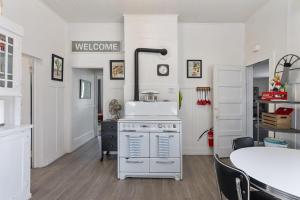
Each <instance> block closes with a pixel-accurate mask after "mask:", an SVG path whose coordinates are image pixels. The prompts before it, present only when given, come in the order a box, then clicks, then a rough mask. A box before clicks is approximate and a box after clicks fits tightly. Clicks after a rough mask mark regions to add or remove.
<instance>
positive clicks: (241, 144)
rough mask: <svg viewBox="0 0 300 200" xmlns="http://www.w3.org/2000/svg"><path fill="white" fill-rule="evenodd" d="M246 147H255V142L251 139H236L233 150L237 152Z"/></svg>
mask: <svg viewBox="0 0 300 200" xmlns="http://www.w3.org/2000/svg"><path fill="white" fill-rule="evenodd" d="M246 147H254V140H253V138H251V137H242V138H236V139H234V140H233V143H232V149H233V150H237V149H241V148H246Z"/></svg>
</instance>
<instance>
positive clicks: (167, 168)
mask: <svg viewBox="0 0 300 200" xmlns="http://www.w3.org/2000/svg"><path fill="white" fill-rule="evenodd" d="M150 172H167V173H171V172H177V173H179V172H180V158H150Z"/></svg>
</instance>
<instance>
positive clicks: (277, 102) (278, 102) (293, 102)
mask: <svg viewBox="0 0 300 200" xmlns="http://www.w3.org/2000/svg"><path fill="white" fill-rule="evenodd" d="M256 102H258V103H266V104H272V103H273V104H300V101H266V100H257V101H256Z"/></svg>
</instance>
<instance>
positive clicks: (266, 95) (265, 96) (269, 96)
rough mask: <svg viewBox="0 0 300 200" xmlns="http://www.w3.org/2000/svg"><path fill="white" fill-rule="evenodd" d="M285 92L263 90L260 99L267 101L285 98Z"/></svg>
mask: <svg viewBox="0 0 300 200" xmlns="http://www.w3.org/2000/svg"><path fill="white" fill-rule="evenodd" d="M287 95H288V93H287V92H273V91H270V92H263V93H262V97H261V100H267V101H271V100H287Z"/></svg>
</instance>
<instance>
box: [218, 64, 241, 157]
mask: <svg viewBox="0 0 300 200" xmlns="http://www.w3.org/2000/svg"><path fill="white" fill-rule="evenodd" d="M245 71H246V68H245V67H240V66H216V67H215V68H214V80H213V84H214V132H215V137H214V138H215V146H214V152H215V153H217V154H219V156H221V157H228V156H229V155H230V153H231V151H232V141H233V139H235V138H238V137H244V136H246V132H247V131H246V73H245Z"/></svg>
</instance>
